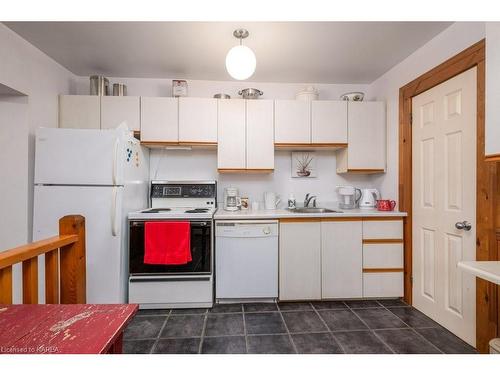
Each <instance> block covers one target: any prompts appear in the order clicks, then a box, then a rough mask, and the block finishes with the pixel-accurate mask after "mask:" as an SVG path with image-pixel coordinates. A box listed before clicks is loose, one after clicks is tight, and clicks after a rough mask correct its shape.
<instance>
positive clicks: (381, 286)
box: [363, 272, 404, 298]
mask: <svg viewBox="0 0 500 375" xmlns="http://www.w3.org/2000/svg"><path fill="white" fill-rule="evenodd" d="M403 294H404V291H403V272H364V273H363V297H364V298H379V297H403Z"/></svg>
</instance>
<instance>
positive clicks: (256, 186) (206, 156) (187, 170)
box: [150, 149, 381, 206]
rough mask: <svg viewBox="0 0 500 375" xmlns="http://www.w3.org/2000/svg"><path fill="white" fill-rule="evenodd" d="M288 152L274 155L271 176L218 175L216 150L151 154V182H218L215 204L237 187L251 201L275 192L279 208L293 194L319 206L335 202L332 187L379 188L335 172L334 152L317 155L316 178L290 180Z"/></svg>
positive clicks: (375, 181)
mask: <svg viewBox="0 0 500 375" xmlns="http://www.w3.org/2000/svg"><path fill="white" fill-rule="evenodd" d="M290 153H291V152H290V151H276V153H275V171H274V173H272V174H218V173H217V154H216V151H215V150H191V151H185V150H158V149H156V150H152V152H151V164H150V166H151V174H150V176H151V179H165V180H169V179H170V180H178V179H181V180H184V179H186V180H196V179H215V180H217V182H218V189H217V190H218V192H217V195H218V200H219V202H221V201H222V197H223V192H224V188H225V187H228V186H234V187H238V188H239V191H240V194H241V195H242V196H246V197H249V198H250V201H251V202H252V201H259V202H262V201H263V199H264V198H263V193H264V192H265V191H274V192H276V193H278V194H279V195H280V197H281V200H282V202H281V206H283V205H285V204H286V200H287V199H288V195H289V194H290V193H294V195H295V198H296V199H297V202H298V203H300V202H302V200H303V199H304V195H305V194H306V193H312V194H313V195H316V196H318V203H322V202H323V203H327V204H328V203H331V202H334V201H337V196H336V193H335V186H336V185H342V184H348V185H355V186H359V187H368V186H375V187H377V186H379V184H380V178H381V177H375V176H362V175H353V176H344V175H338V174H337V173H336V172H335V171H336V162H335V153H334V151H316V157H317V164H316V167H317V171H318V177H316V178H292V177H291V156H290Z"/></svg>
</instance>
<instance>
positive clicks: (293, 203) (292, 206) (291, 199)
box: [288, 193, 296, 210]
mask: <svg viewBox="0 0 500 375" xmlns="http://www.w3.org/2000/svg"><path fill="white" fill-rule="evenodd" d="M295 207H296V201H295V195H293V193H290V195H289V196H288V209H289V210H294V209H295Z"/></svg>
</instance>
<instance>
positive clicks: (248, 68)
mask: <svg viewBox="0 0 500 375" xmlns="http://www.w3.org/2000/svg"><path fill="white" fill-rule="evenodd" d="M233 35H234V37H235V38H237V39H239V40H240V44H239V45H238V46H234V47H233V48H231V49H230V50H229V52H228V53H227V55H226V69H227V72H228V73H229V75H230V76H231V77H233V78H234V79H237V80H239V81H242V80H245V79H248V78H250V77H251V76H252V74H253V73H254V72H255V66H256V65H257V60H256V58H255V53H253V51H252V50H251V49H250V48H248V47H247V46H244V45H243V44H242V41H243V39H245V38H246V37H248V35H249V33H248V30H246V29H237V30H234V32H233Z"/></svg>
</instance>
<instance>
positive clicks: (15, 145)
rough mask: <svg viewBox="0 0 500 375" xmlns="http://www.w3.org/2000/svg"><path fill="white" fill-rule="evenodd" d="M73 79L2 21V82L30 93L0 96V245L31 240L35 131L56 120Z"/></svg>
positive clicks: (70, 89)
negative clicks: (59, 100) (61, 95)
mask: <svg viewBox="0 0 500 375" xmlns="http://www.w3.org/2000/svg"><path fill="white" fill-rule="evenodd" d="M75 79H76V76H74V75H73V74H72V73H71V72H69V71H68V70H66V69H65V68H63V67H62V66H60V65H59V64H57V63H56V62H55V61H54V60H52V59H51V58H49V57H48V56H47V55H45V54H44V53H42V52H41V51H40V50H38V49H37V48H35V47H34V46H33V45H31V44H30V43H28V42H27V41H26V40H24V39H22V38H21V37H19V36H18V35H17V34H15V33H14V32H13V31H11V30H10V29H9V28H7V27H6V26H5V25H3V24H1V23H0V84H3V85H5V86H8V87H10V88H12V89H15V90H17V91H19V92H21V93H24V94H25V95H26V96H25V97H11V96H0V207H1V209H0V251H1V250H3V249H6V248H10V247H13V246H17V245H19V244H23V243H26V242H27V241H30V240H31V232H32V229H31V220H32V210H33V165H34V164H33V161H34V137H33V131H34V129H35V128H36V127H38V126H47V127H55V126H57V116H58V99H57V95H58V94H60V93H71V92H72V91H74V87H75V86H74V83H75Z"/></svg>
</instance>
